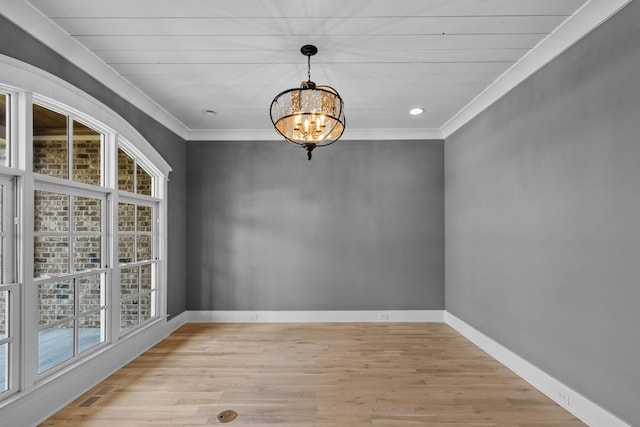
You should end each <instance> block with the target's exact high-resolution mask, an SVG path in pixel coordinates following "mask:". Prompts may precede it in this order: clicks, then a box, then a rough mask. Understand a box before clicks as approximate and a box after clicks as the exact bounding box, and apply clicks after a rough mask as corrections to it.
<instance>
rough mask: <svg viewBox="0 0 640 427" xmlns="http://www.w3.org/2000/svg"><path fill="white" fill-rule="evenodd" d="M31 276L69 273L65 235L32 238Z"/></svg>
mask: <svg viewBox="0 0 640 427" xmlns="http://www.w3.org/2000/svg"><path fill="white" fill-rule="evenodd" d="M34 255H35V259H34V263H33V270H34V271H33V276H34V277H42V276H55V275H59V274H65V273H69V239H68V238H67V237H39V236H36V237H35V238H34Z"/></svg>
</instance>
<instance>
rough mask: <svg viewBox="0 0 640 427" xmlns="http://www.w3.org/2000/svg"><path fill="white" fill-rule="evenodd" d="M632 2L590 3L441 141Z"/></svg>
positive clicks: (448, 127) (456, 120) (449, 126)
mask: <svg viewBox="0 0 640 427" xmlns="http://www.w3.org/2000/svg"><path fill="white" fill-rule="evenodd" d="M631 1H632V0H591V1H589V2H587V3H585V4H584V5H583V6H582V7H581V8H580V9H578V10H577V11H576V13H574V14H573V15H572V16H570V17H569V18H567V19H566V20H565V21H564V22H563V23H562V24H561V25H560V26H558V27H557V28H556V29H555V30H553V31H552V32H551V33H550V34H549V35H548V36H547V37H545V38H544V39H543V40H542V41H541V42H540V43H538V44H537V45H536V46H535V47H534V48H533V49H531V50H530V51H529V52H528V53H527V54H526V55H525V56H523V57H522V58H521V59H520V60H519V61H518V62H516V63H515V64H513V65H512V66H511V67H510V68H509V69H508V70H507V71H505V72H504V73H503V74H502V75H501V76H500V77H498V78H497V79H496V80H495V81H494V82H493V83H491V84H490V85H489V86H487V88H486V89H485V90H483V91H482V92H481V93H480V94H479V95H478V96H476V97H475V98H474V99H473V100H471V102H469V103H468V104H467V105H465V106H464V107H463V108H462V109H461V110H460V111H458V112H457V113H456V114H455V115H454V116H453V117H452V118H451V119H449V121H447V122H446V123H445V124H444V125H443V126H442V128H441V129H442V136H443V138H445V139H446V138H448V137H449V136H450V135H451V134H453V133H454V132H455V131H457V130H458V129H460V128H461V127H462V126H464V125H465V124H467V123H468V122H470V121H471V120H472V119H473V118H474V117H476V116H477V115H478V114H480V113H481V112H483V111H484V110H486V109H487V108H488V107H489V106H491V105H492V104H493V103H494V102H496V101H497V100H498V99H500V98H502V97H503V96H504V95H506V94H507V93H508V92H509V91H511V89H513V88H515V87H516V86H517V85H519V84H520V83H522V82H523V81H524V80H525V79H527V78H528V77H529V76H531V75H532V74H533V73H535V72H536V71H538V70H539V69H541V68H542V67H543V66H545V65H546V64H548V63H549V62H551V61H552V60H553V59H554V58H556V57H557V56H558V55H560V54H561V53H562V52H564V51H565V50H567V49H568V48H570V47H571V46H573V45H574V44H575V43H577V42H578V41H579V40H580V39H582V38H583V37H585V36H586V35H587V34H589V33H590V32H591V31H593V30H594V29H595V28H597V27H598V26H600V25H601V24H602V23H603V22H604V21H606V20H607V19H609V18H610V17H611V16H612V15H614V14H615V13H616V12H618V11H619V10H620V9H622V8H623V7H624V6H626V5H627V4H628V3H630V2H631Z"/></svg>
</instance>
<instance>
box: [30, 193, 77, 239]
mask: <svg viewBox="0 0 640 427" xmlns="http://www.w3.org/2000/svg"><path fill="white" fill-rule="evenodd" d="M34 193H35V197H34V230H35V231H36V232H43V231H44V232H46V231H69V196H68V195H66V194H59V193H51V192H49V191H40V190H36V191H35V192H34Z"/></svg>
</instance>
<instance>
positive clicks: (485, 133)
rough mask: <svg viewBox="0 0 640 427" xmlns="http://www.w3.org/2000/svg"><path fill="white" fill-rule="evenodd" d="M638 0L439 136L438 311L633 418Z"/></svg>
mask: <svg viewBox="0 0 640 427" xmlns="http://www.w3.org/2000/svg"><path fill="white" fill-rule="evenodd" d="M638 23H640V2H638V1H636V2H633V3H631V4H630V5H629V6H628V7H627V8H626V9H624V10H623V12H622V13H620V14H618V15H616V16H614V17H613V18H612V19H611V20H610V21H608V22H606V23H605V24H604V25H603V26H602V27H600V28H599V29H597V30H596V31H595V32H593V33H591V34H590V35H589V36H587V37H586V38H585V39H583V40H582V41H580V42H579V43H578V44H577V45H575V46H573V47H572V48H571V49H569V50H568V51H567V52H565V53H563V54H562V55H561V56H560V57H558V58H557V59H556V60H554V61H553V62H551V63H550V64H548V65H547V66H546V67H545V68H543V69H542V70H541V71H539V72H537V73H536V74H535V75H533V76H532V77H531V78H529V79H528V80H527V81H525V82H524V83H523V84H521V85H520V86H519V87H517V88H516V89H515V90H513V91H512V92H511V93H509V94H508V95H507V96H506V97H504V98H502V99H501V100H500V101H499V102H497V103H496V104H494V105H493V106H492V107H490V108H489V109H488V110H487V111H485V112H484V113H482V114H481V115H480V116H479V117H477V118H476V119H475V120H473V121H472V122H470V123H469V124H467V125H466V126H465V127H464V128H463V129H462V130H460V131H458V132H457V133H455V134H454V135H452V136H451V137H450V138H448V139H447V140H446V144H445V194H446V196H445V197H446V209H445V212H446V213H445V215H446V308H447V310H448V311H450V312H451V313H453V314H454V315H456V316H458V317H460V318H462V319H463V320H465V321H466V322H468V323H470V324H471V325H473V326H474V327H475V328H477V329H479V330H480V331H482V332H484V333H485V334H487V335H489V336H490V337H492V338H493V339H495V340H497V341H499V342H500V343H502V344H503V345H505V346H506V347H508V348H510V349H511V350H513V351H515V352H516V353H517V354H519V355H521V356H522V357H524V358H525V359H527V360H528V361H530V362H532V363H533V364H535V365H537V366H538V367H540V368H541V369H543V370H544V371H546V372H547V373H549V374H551V375H552V376H554V377H556V378H557V379H559V380H561V381H563V382H564V383H566V384H567V385H569V386H570V387H573V388H575V389H576V390H577V391H579V392H580V393H582V394H584V395H586V396H587V397H588V398H590V399H592V400H594V401H595V402H598V403H599V404H601V405H603V406H604V407H606V408H608V409H609V410H611V411H613V412H615V413H616V414H617V415H618V416H620V417H622V418H624V419H626V420H628V421H629V422H631V423H632V424H633V425H640V408H639V406H638V402H639V400H638V399H639V396H640V364H639V361H640V328H639V326H640V309H638V304H639V303H640V282H639V280H640V226H639V221H640V102H639V101H640V24H638Z"/></svg>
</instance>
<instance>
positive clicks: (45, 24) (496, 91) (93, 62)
mask: <svg viewBox="0 0 640 427" xmlns="http://www.w3.org/2000/svg"><path fill="white" fill-rule="evenodd" d="M631 1H632V0H590V1H588V2H587V3H586V4H585V5H584V6H582V8H580V9H579V10H578V11H576V13H574V14H573V15H572V16H570V17H568V18H567V19H566V20H565V21H564V22H563V23H562V24H561V25H560V26H559V27H558V28H556V29H555V30H554V31H553V32H552V33H551V34H549V35H548V36H547V37H546V38H544V39H543V40H542V41H541V42H540V43H538V45H536V46H535V47H534V48H533V49H532V50H531V51H529V53H527V54H526V55H525V56H524V57H523V58H522V59H520V60H519V61H518V62H516V63H515V64H514V65H513V66H511V67H510V68H509V69H508V70H507V71H505V72H504V73H503V74H502V75H501V76H500V77H498V78H497V79H496V80H495V81H494V82H493V83H492V84H490V85H489V86H488V87H487V88H486V89H485V90H483V91H482V92H481V93H480V94H479V95H477V96H476V97H475V98H474V99H473V100H471V101H470V102H469V103H468V104H467V105H465V106H464V107H463V108H462V109H461V110H459V111H458V112H457V113H456V114H455V115H454V116H453V117H452V118H450V119H449V120H448V121H447V122H446V123H445V124H444V125H443V126H442V127H441V128H440V129H437V128H432V129H374V130H372V129H349V128H347V129H346V130H345V135H344V136H343V139H350V140H393V139H402V140H407V139H415V140H424V139H446V138H448V137H449V136H450V135H451V134H453V133H454V132H455V131H457V130H458V129H460V128H461V127H462V126H464V125H465V124H466V123H468V122H469V121H470V120H472V119H473V118H475V117H476V116H477V115H478V114H480V113H481V112H482V111H484V110H485V109H487V108H488V107H489V106H490V105H492V104H493V103H494V102H496V101H497V100H498V99H500V98H501V97H503V96H504V95H506V94H507V93H508V92H509V91H511V90H512V89H513V88H515V87H516V86H517V85H518V84H520V83H521V82H522V81H524V80H525V79H526V78H528V77H529V76H531V75H532V74H533V73H535V72H536V71H538V70H539V69H540V68H542V67H543V66H544V65H546V64H547V63H549V62H550V61H551V60H553V59H554V58H556V57H557V56H558V55H560V54H561V53H562V52H564V51H565V50H566V49H568V48H569V47H571V46H572V45H573V44H575V43H576V42H577V41H579V40H580V39H582V38H583V37H584V36H586V35H587V34H589V33H590V32H591V31H592V30H594V29H595V28H596V27H598V26H599V25H600V24H602V23H603V22H604V21H606V20H607V19H608V18H609V17H611V16H612V15H613V14H615V13H616V12H618V11H619V10H620V9H622V8H623V7H624V6H626V5H627V4H628V3H630V2H631ZM0 10H2V14H3V15H4V16H6V17H7V18H8V19H9V20H11V21H12V22H14V23H15V24H16V25H18V26H20V27H21V28H23V29H24V30H25V31H27V32H28V33H30V34H31V35H33V36H34V37H36V38H37V39H38V40H40V41H42V42H43V43H44V44H46V45H47V46H49V47H50V48H51V49H53V50H55V51H56V52H58V53H60V54H61V55H62V56H64V57H65V58H66V59H68V60H69V61H71V62H72V63H74V64H75V65H77V66H78V67H80V68H82V69H83V70H85V71H86V72H87V73H88V74H90V75H91V76H92V77H94V78H96V79H97V80H99V81H101V82H102V83H103V84H105V85H106V86H107V87H108V88H110V89H111V90H113V91H114V92H115V93H117V94H118V95H120V96H122V97H123V98H125V99H127V100H128V101H129V102H131V103H132V104H133V105H135V106H136V107H138V108H139V109H141V110H142V111H144V112H145V113H146V114H148V115H149V116H151V117H152V118H153V119H155V120H156V121H158V122H159V123H161V124H162V125H164V126H166V127H167V128H168V129H170V130H171V131H173V132H174V133H176V134H177V135H178V136H180V137H181V138H183V139H185V140H187V141H239V140H244V141H247V140H254V141H265V140H279V138H278V137H277V135H275V134H274V132H273V131H272V130H270V129H269V130H267V129H212V130H208V129H207V130H205V129H189V128H187V127H186V126H185V125H184V124H183V123H182V122H180V121H179V120H178V119H176V118H175V117H174V116H173V115H171V114H170V113H169V112H167V111H166V110H165V109H164V108H162V107H161V106H160V105H158V104H157V103H156V102H155V101H153V100H152V99H151V98H149V97H148V96H147V95H145V94H144V93H143V92H141V91H140V90H139V89H138V88H137V87H135V86H134V85H132V84H131V83H130V82H129V81H127V80H126V79H124V78H123V77H121V76H120V75H119V74H118V73H117V72H115V70H113V69H112V68H111V67H109V66H108V65H107V64H105V63H104V62H102V61H101V60H100V59H98V58H97V57H96V56H95V55H94V54H93V53H91V52H90V51H89V50H88V49H86V48H85V47H84V46H82V45H81V44H80V43H78V42H77V41H76V40H74V39H73V38H72V37H71V36H69V35H68V34H67V33H66V32H65V31H63V30H62V29H61V28H60V27H58V26H57V25H56V24H55V23H54V22H52V21H51V20H49V19H48V18H47V17H46V16H44V15H43V14H42V13H40V11H38V10H37V9H35V8H34V7H33V6H31V5H30V4H29V3H27V2H26V1H15V0H0Z"/></svg>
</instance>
